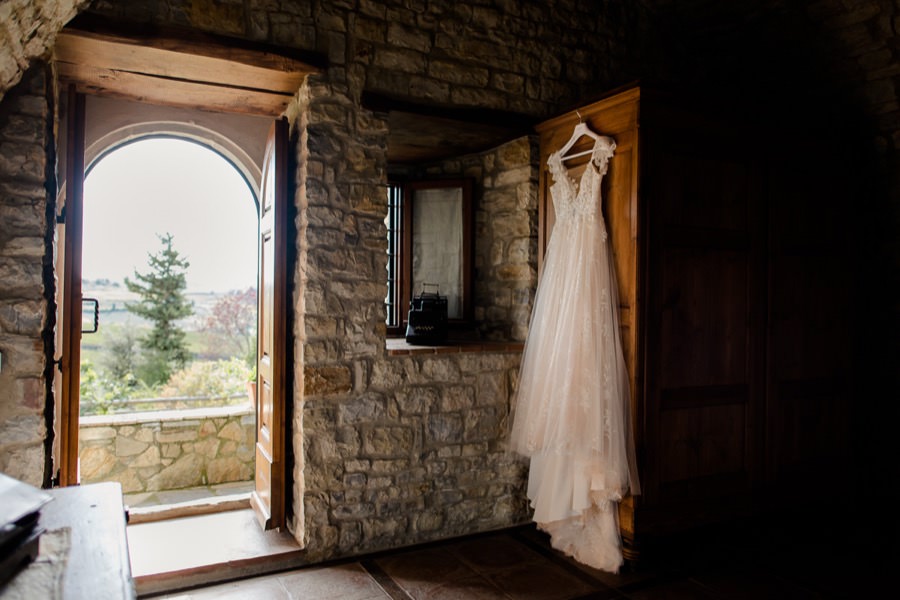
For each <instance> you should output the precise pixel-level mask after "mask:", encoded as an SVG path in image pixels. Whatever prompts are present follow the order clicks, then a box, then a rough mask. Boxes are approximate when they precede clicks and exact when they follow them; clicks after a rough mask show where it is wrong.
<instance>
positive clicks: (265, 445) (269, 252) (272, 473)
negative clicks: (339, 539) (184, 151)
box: [251, 118, 289, 529]
mask: <svg viewBox="0 0 900 600" xmlns="http://www.w3.org/2000/svg"><path fill="white" fill-rule="evenodd" d="M287 137H288V124H287V120H286V119H283V118H282V119H280V120H278V121H275V123H273V125H272V129H271V130H270V131H269V138H268V141H267V143H266V154H265V158H264V160H263V173H262V188H261V190H260V195H259V204H260V207H259V211H260V212H259V317H258V318H259V321H258V323H259V326H258V330H257V331H258V345H257V376H258V379H257V386H256V389H257V391H256V395H257V401H256V489H255V491H254V492H253V494H252V496H251V504H252V505H253V509H254V510H255V511H256V514H257V517H258V518H259V522H260V524H261V525H262V526H263V527H264V528H265V529H274V528H279V527H283V526H284V525H285V508H286V507H285V504H286V494H285V491H286V490H285V479H286V477H285V470H286V440H287V437H288V436H287V435H286V425H287V424H286V411H285V399H286V397H287V361H286V353H287V331H286V326H287V319H286V311H287V293H288V286H287V281H288V280H287V276H288V274H287V241H288V235H287V229H288V224H289V220H288V210H287V207H288V204H287V201H288V198H287Z"/></svg>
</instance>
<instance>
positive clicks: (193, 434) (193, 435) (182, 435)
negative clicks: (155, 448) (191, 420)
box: [156, 428, 198, 444]
mask: <svg viewBox="0 0 900 600" xmlns="http://www.w3.org/2000/svg"><path fill="white" fill-rule="evenodd" d="M197 438H198V435H197V428H190V429H172V430H170V431H166V430H163V431H158V432H157V433H156V441H157V442H159V443H160V444H171V443H173V442H192V441H194V440H196V439H197Z"/></svg>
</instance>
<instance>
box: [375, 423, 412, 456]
mask: <svg viewBox="0 0 900 600" xmlns="http://www.w3.org/2000/svg"><path fill="white" fill-rule="evenodd" d="M414 439H415V436H414V435H413V432H412V429H410V428H409V427H390V426H388V427H373V428H370V429H366V430H365V431H364V432H363V435H362V444H363V452H364V453H365V454H367V455H369V456H372V457H375V456H396V455H404V454H407V453H408V452H409V451H410V450H411V449H412V445H413V440H414Z"/></svg>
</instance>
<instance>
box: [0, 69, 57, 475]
mask: <svg viewBox="0 0 900 600" xmlns="http://www.w3.org/2000/svg"><path fill="white" fill-rule="evenodd" d="M51 77H52V75H51V73H50V71H49V69H47V68H45V67H43V66H38V67H35V68H32V69H31V70H29V71H28V72H27V73H25V75H24V77H23V79H22V82H21V83H20V84H19V85H18V86H17V87H16V88H15V89H14V90H12V91H11V92H9V93H8V94H7V95H6V97H5V98H4V99H3V102H2V103H0V355H2V357H0V361H2V363H0V471H2V472H3V473H6V474H8V475H10V476H12V477H16V478H18V479H22V480H24V481H27V482H29V483H31V484H33V485H41V484H43V483H44V482H45V476H46V475H47V474H48V473H49V470H48V469H46V468H45V463H44V461H45V458H46V456H47V453H46V452H45V443H46V441H47V439H48V436H47V427H46V423H47V419H46V418H45V412H46V411H49V414H50V415H52V414H53V406H52V404H51V405H50V406H49V407H48V406H47V398H48V389H47V381H48V378H47V377H46V369H47V366H48V362H49V361H48V359H47V356H48V352H52V343H51V344H49V345H47V344H46V343H45V342H47V341H48V338H49V331H48V327H52V325H53V320H52V316H53V315H52V310H53V309H52V294H53V281H52V277H53V274H52V258H51V257H52V239H53V237H52V236H53V222H54V221H53V209H52V206H53V203H52V202H51V201H50V198H52V195H51V193H50V192H48V188H49V189H54V187H55V179H54V176H53V154H52V134H51V125H52V118H51V115H52V104H51V102H52V101H51V100H48V98H50V97H52V89H53V86H52V79H51Z"/></svg>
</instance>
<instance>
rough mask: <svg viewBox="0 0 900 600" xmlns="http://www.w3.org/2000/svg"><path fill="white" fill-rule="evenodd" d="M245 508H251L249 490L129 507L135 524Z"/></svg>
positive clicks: (131, 519) (132, 521)
mask: <svg viewBox="0 0 900 600" xmlns="http://www.w3.org/2000/svg"><path fill="white" fill-rule="evenodd" d="M245 508H250V493H249V492H242V493H240V494H230V495H226V496H214V497H209V498H200V499H198V500H190V501H187V502H176V503H173V504H158V505H153V506H140V507H134V508H128V523H129V524H133V525H137V524H140V523H153V522H155V521H166V520H169V519H178V518H181V517H194V516H198V515H209V514H215V513H220V512H227V511H231V510H242V509H245Z"/></svg>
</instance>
